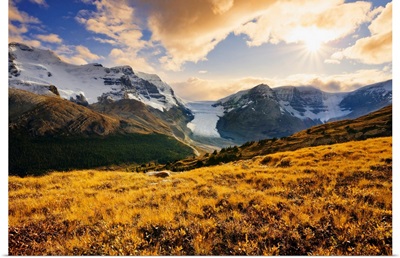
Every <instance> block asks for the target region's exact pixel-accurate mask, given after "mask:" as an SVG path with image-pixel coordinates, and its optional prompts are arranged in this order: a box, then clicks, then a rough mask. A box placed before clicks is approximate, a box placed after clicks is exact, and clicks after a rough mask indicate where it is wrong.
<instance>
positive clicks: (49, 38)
mask: <svg viewBox="0 0 400 258" xmlns="http://www.w3.org/2000/svg"><path fill="white" fill-rule="evenodd" d="M36 37H37V38H38V39H40V40H42V41H45V42H49V43H61V42H62V39H61V38H60V37H59V36H58V35H57V34H48V35H36Z"/></svg>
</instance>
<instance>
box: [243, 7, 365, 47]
mask: <svg viewBox="0 0 400 258" xmlns="http://www.w3.org/2000/svg"><path fill="white" fill-rule="evenodd" d="M370 8H371V4H370V3H367V2H361V1H360V2H355V3H343V1H315V0H313V1H311V0H310V1H306V2H304V1H290V2H280V3H279V4H276V5H273V6H271V7H270V8H268V10H267V12H266V13H265V14H263V15H262V16H260V17H258V18H257V19H255V20H253V21H250V22H248V23H245V24H243V25H242V26H241V27H239V28H237V29H236V30H235V34H236V35H239V34H244V35H247V36H248V38H249V40H248V41H247V44H248V45H249V46H260V45H261V44H264V43H272V44H276V43H279V42H286V43H296V42H299V41H307V40H309V39H307V38H306V37H310V38H311V37H312V38H313V40H317V41H319V42H329V41H332V40H336V39H340V38H343V37H345V36H347V35H349V34H351V33H353V32H354V31H355V30H356V29H357V28H358V27H359V26H360V24H362V23H364V22H367V21H369V20H370V19H371V18H370V16H369V15H368V14H369V11H370ZM339 17H340V18H339Z"/></svg>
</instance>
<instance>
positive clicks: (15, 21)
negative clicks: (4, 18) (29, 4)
mask: <svg viewBox="0 0 400 258" xmlns="http://www.w3.org/2000/svg"><path fill="white" fill-rule="evenodd" d="M8 17H9V19H8V42H25V43H26V44H29V45H31V46H33V47H40V46H41V42H40V41H38V40H35V39H31V38H28V37H26V36H25V35H24V34H26V33H27V32H28V31H29V27H30V26H32V25H37V24H40V23H41V22H40V20H39V19H37V18H36V17H33V16H31V15H29V14H27V13H26V12H22V11H19V10H18V8H17V7H16V6H15V3H14V1H9V3H8Z"/></svg>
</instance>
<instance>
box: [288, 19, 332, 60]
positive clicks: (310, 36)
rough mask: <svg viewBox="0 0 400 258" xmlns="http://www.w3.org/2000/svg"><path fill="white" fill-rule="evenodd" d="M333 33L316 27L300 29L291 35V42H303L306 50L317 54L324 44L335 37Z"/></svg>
mask: <svg viewBox="0 0 400 258" xmlns="http://www.w3.org/2000/svg"><path fill="white" fill-rule="evenodd" d="M333 33H334V32H333V31H329V30H323V29H320V28H317V27H315V26H312V27H298V28H296V29H295V30H293V31H292V33H291V40H293V41H295V42H298V41H300V42H303V43H304V46H305V48H306V50H307V51H308V52H311V53H316V52H318V51H319V50H320V49H321V46H322V44H323V43H324V42H328V41H329V40H331V39H332V38H334V37H333V35H332V34H333Z"/></svg>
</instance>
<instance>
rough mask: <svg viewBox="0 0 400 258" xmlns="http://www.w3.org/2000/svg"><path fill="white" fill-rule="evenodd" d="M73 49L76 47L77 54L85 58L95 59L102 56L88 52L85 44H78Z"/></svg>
mask: <svg viewBox="0 0 400 258" xmlns="http://www.w3.org/2000/svg"><path fill="white" fill-rule="evenodd" d="M75 49H76V52H77V53H78V55H79V56H81V57H82V58H84V59H85V60H89V61H95V60H99V59H103V57H100V56H98V55H96V54H93V53H92V52H90V50H89V49H88V48H87V47H85V46H82V45H79V46H76V47H75Z"/></svg>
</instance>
